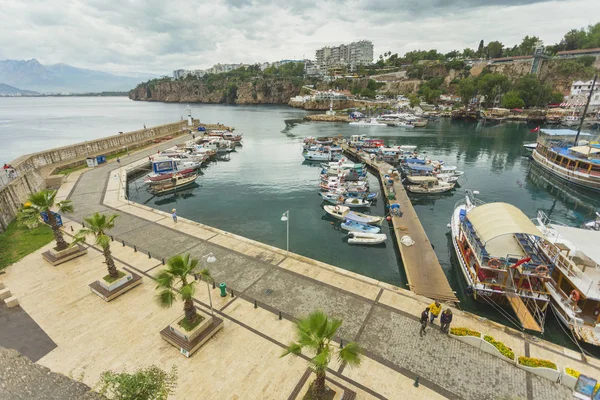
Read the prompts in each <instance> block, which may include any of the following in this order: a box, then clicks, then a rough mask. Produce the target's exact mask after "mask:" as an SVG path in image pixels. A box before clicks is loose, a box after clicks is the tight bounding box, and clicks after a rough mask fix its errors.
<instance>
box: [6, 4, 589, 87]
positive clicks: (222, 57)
mask: <svg viewBox="0 0 600 400" xmlns="http://www.w3.org/2000/svg"><path fill="white" fill-rule="evenodd" d="M597 22H600V0H562V1H543V0H346V1H342V0H334V1H326V0H322V1H319V0H291V1H289V0H288V1H274V0H273V1H267V0H212V1H197V0H187V1H184V0H168V1H167V0H162V1H161V0H120V1H115V0H27V1H14V0H0V60H2V59H18V60H23V59H31V58H36V59H37V60H38V61H40V62H41V63H43V64H55V63H59V62H63V63H66V64H70V65H74V66H76V67H81V68H89V69H96V70H101V71H105V72H112V73H117V74H128V73H131V72H141V73H153V74H159V75H165V74H169V75H170V74H171V72H172V71H173V70H174V69H178V68H186V69H195V68H208V67H210V66H212V65H213V64H216V63H248V64H251V63H256V62H264V61H276V60H281V59H301V58H310V59H314V55H315V50H316V49H317V48H320V47H323V46H326V45H339V44H341V43H350V42H352V41H356V40H361V39H367V40H371V41H372V42H373V44H374V46H375V59H377V57H378V56H379V54H382V53H384V52H387V51H392V52H393V53H398V54H404V53H405V52H407V51H411V50H416V49H423V50H429V49H436V50H438V51H440V52H448V51H451V50H454V49H461V50H462V49H464V48H465V47H471V48H475V49H476V48H477V46H478V44H479V41H480V40H481V39H483V40H484V41H485V42H486V43H487V42H489V41H492V40H499V41H501V42H502V43H503V44H504V45H506V46H513V45H514V44H518V43H519V42H520V41H521V39H522V38H523V36H525V35H535V36H539V37H540V38H541V39H542V40H543V41H544V43H546V44H554V43H556V42H558V41H560V39H561V38H562V36H563V35H564V34H565V33H566V32H568V31H569V30H571V29H574V28H583V27H585V26H587V25H590V24H594V23H597Z"/></svg>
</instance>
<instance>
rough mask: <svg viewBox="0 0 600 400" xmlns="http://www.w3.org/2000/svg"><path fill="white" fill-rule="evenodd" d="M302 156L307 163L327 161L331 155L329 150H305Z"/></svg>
mask: <svg viewBox="0 0 600 400" xmlns="http://www.w3.org/2000/svg"><path fill="white" fill-rule="evenodd" d="M302 156H303V157H304V159H305V160H307V161H329V160H331V153H330V152H329V150H325V149H322V150H307V151H304V152H303V153H302Z"/></svg>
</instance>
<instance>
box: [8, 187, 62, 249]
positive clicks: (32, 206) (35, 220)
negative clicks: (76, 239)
mask: <svg viewBox="0 0 600 400" xmlns="http://www.w3.org/2000/svg"><path fill="white" fill-rule="evenodd" d="M56 193H57V191H56V190H48V189H45V190H41V191H39V192H37V193H32V194H31V195H29V197H28V198H27V201H26V202H25V204H24V206H23V208H21V209H20V210H19V214H18V217H17V219H18V221H19V223H21V224H23V225H26V226H27V227H30V228H32V227H35V226H37V225H38V224H39V221H40V213H46V215H48V224H50V227H51V228H52V233H54V240H56V250H57V251H61V250H65V249H66V248H68V247H69V244H68V243H67V242H66V241H65V239H64V237H63V233H62V231H61V230H60V228H59V226H58V224H57V222H56V217H54V213H53V212H52V209H53V208H56V209H57V210H58V212H60V213H63V214H66V213H70V212H73V205H72V204H71V201H70V200H63V201H59V202H58V203H55V199H56Z"/></svg>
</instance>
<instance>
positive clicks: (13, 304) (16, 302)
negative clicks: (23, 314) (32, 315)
mask: <svg viewBox="0 0 600 400" xmlns="http://www.w3.org/2000/svg"><path fill="white" fill-rule="evenodd" d="M4 301H5V302H6V306H7V307H8V308H13V307H16V306H18V305H19V300H17V298H16V297H15V296H11V297H9V298H7V299H6V300H4Z"/></svg>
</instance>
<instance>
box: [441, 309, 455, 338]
mask: <svg viewBox="0 0 600 400" xmlns="http://www.w3.org/2000/svg"><path fill="white" fill-rule="evenodd" d="M450 322H452V310H450V309H449V308H446V309H445V310H444V312H443V313H442V316H441V317H440V324H441V325H442V327H441V328H440V330H441V331H442V332H444V333H449V332H450Z"/></svg>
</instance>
